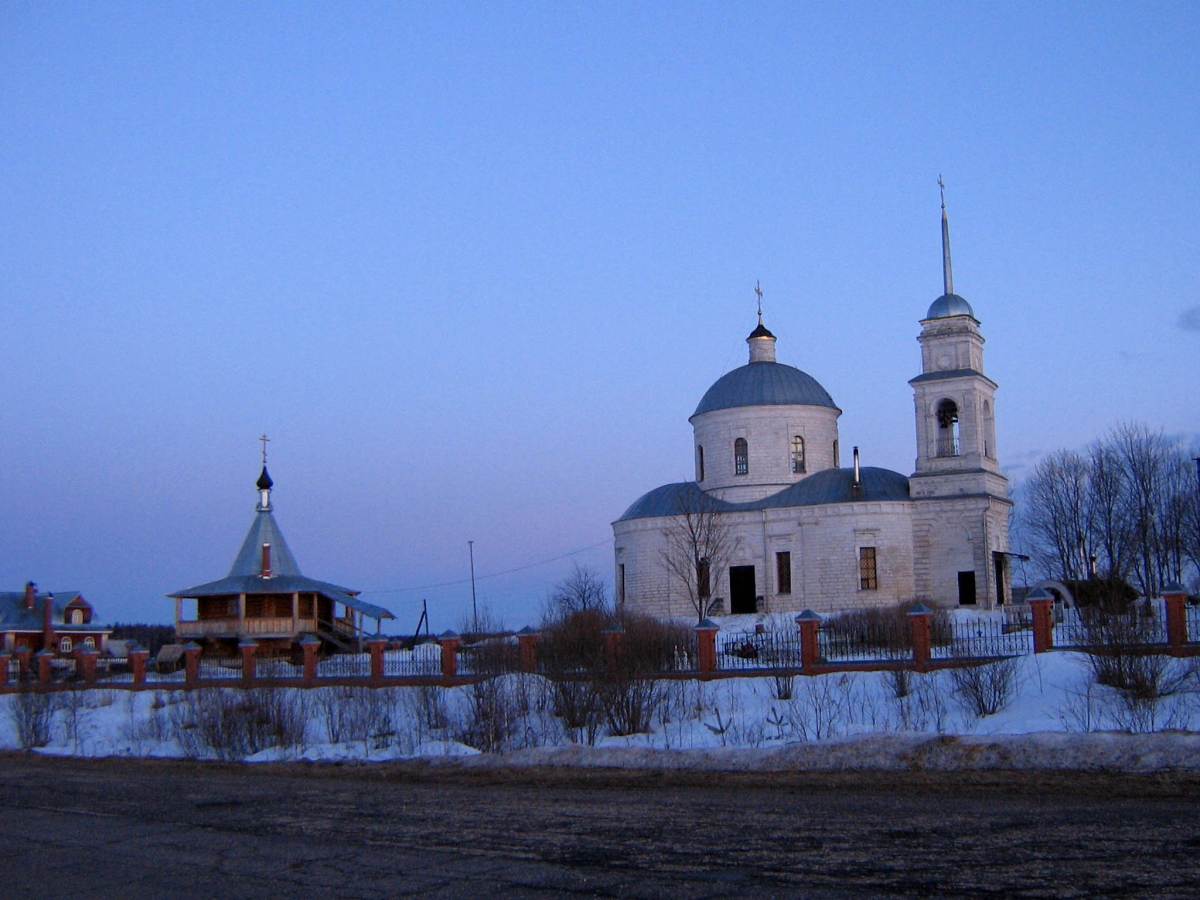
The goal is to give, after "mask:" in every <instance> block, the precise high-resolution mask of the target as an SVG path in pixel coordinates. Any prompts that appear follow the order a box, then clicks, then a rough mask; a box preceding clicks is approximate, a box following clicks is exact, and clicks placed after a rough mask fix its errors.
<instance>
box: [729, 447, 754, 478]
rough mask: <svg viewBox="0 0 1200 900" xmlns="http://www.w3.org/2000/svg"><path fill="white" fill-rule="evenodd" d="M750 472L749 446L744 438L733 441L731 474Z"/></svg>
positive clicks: (746, 473)
mask: <svg viewBox="0 0 1200 900" xmlns="http://www.w3.org/2000/svg"><path fill="white" fill-rule="evenodd" d="M749 473H750V446H749V445H748V444H747V443H746V439H745V438H738V439H737V440H736V441H734V442H733V474H735V475H748V474H749Z"/></svg>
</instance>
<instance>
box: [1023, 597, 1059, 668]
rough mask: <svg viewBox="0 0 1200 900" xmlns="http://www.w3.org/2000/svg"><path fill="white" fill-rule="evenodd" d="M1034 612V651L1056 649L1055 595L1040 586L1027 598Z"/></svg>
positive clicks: (1041, 651) (1044, 651)
mask: <svg viewBox="0 0 1200 900" xmlns="http://www.w3.org/2000/svg"><path fill="white" fill-rule="evenodd" d="M1025 602H1026V603H1028V604H1029V609H1030V611H1031V612H1032V613H1033V652H1034V653H1046V652H1048V651H1050V650H1053V649H1054V595H1053V594H1051V593H1050V592H1049V591H1048V590H1046V589H1045V588H1038V589H1037V590H1036V591H1034V592H1033V593H1032V594H1030V595H1029V596H1028V597H1026V598H1025Z"/></svg>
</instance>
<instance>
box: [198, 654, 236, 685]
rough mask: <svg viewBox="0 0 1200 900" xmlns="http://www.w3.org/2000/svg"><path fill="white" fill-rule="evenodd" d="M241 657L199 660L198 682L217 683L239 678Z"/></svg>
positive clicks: (218, 657)
mask: <svg viewBox="0 0 1200 900" xmlns="http://www.w3.org/2000/svg"><path fill="white" fill-rule="evenodd" d="M241 677H242V658H241V656H229V657H224V656H217V657H212V658H211V659H205V658H204V657H201V658H200V680H201V681H218V680H221V679H230V678H241Z"/></svg>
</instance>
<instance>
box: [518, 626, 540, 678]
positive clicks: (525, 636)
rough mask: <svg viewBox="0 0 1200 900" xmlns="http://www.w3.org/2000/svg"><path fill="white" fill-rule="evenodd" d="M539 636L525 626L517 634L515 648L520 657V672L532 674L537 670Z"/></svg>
mask: <svg viewBox="0 0 1200 900" xmlns="http://www.w3.org/2000/svg"><path fill="white" fill-rule="evenodd" d="M541 637H542V636H541V635H540V634H538V633H537V632H536V631H534V630H533V629H532V628H530V627H529V626H528V625H526V626H525V627H524V628H522V629H521V630H520V631H518V632H517V646H518V648H519V650H520V655H521V671H522V672H527V673H530V674H532V673H534V672H536V671H537V669H538V652H537V649H538V641H539V640H541Z"/></svg>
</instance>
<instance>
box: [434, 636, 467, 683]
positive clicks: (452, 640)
mask: <svg viewBox="0 0 1200 900" xmlns="http://www.w3.org/2000/svg"><path fill="white" fill-rule="evenodd" d="M438 643H439V644H441V645H442V677H443V678H453V677H454V676H455V675H457V674H458V648H459V647H461V646H462V638H461V637H460V636H459V635H458V633H457V632H454V631H445V632H442V635H441V636H440V637H439V638H438Z"/></svg>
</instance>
